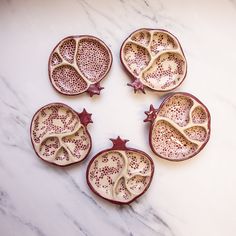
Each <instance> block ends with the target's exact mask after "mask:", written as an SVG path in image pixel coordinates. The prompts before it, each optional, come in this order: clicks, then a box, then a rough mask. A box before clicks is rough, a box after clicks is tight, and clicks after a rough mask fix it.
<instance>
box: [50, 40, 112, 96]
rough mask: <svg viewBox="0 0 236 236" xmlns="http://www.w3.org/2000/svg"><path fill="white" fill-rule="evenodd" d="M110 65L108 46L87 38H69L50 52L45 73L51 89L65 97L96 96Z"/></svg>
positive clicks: (110, 58)
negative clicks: (47, 74)
mask: <svg viewBox="0 0 236 236" xmlns="http://www.w3.org/2000/svg"><path fill="white" fill-rule="evenodd" d="M111 64H112V54H111V51H110V49H109V48H108V47H107V45H106V44H105V43H104V42H103V41H101V40H100V39H98V38H96V37H94V36H90V35H80V36H69V37H67V38H64V39H63V40H61V41H60V42H59V43H58V44H57V45H56V47H55V48H54V49H53V51H52V53H51V55H50V57H49V62H48V73H49V78H50V81H51V83H52V85H53V87H54V88H55V89H56V90H57V91H58V92H60V93H62V94H65V95H78V94H81V93H84V92H87V93H88V94H89V95H90V96H93V95H94V94H97V95H99V94H100V90H101V89H103V87H101V86H100V81H101V80H102V79H103V78H104V77H105V76H106V75H107V73H108V72H109V70H110V68H111Z"/></svg>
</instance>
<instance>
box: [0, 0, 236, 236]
mask: <svg viewBox="0 0 236 236" xmlns="http://www.w3.org/2000/svg"><path fill="white" fill-rule="evenodd" d="M0 15H1V21H0V33H1V34H0V35H1V37H0V52H1V53H0V108H1V112H0V125H1V128H0V150H1V153H0V235H1V236H18V235H24V236H52V235H53V236H54V235H57V236H61V235H62V236H64V235H69V236H73V235H76V236H77V235H82V236H83V235H86V236H93V235H95V236H100V235H103V236H110V235H113V236H123V235H127V236H143V235H148V236H189V235H191V236H199V235H203V236H205V235H214V236H222V235H227V236H231V235H232V236H234V235H235V233H236V225H235V221H236V217H235V211H236V202H235V199H236V191H235V187H234V186H235V184H236V172H235V164H236V160H235V138H234V133H236V125H235V118H236V113H235V107H236V96H235V86H236V82H235V81H236V80H235V69H234V68H235V61H236V54H235V50H236V45H235V41H236V28H235V22H236V3H235V1H234V0H218V1H213V0H209V1H203V0H200V1H187V0H181V1H163V0H157V1H156V0H137V1H134V0H120V1H115V0H111V1H108V0H99V1H95V0H68V1H65V0H59V1H56V0H52V1H36V0H2V1H0ZM143 27H148V28H164V29H166V30H168V31H170V32H171V33H173V34H174V35H176V36H177V38H178V39H179V40H180V43H181V45H182V47H183V50H184V52H185V56H186V59H187V63H188V73H187V77H186V80H185V81H184V83H183V84H182V85H181V86H180V87H179V88H178V89H177V90H175V91H183V92H189V93H192V94H193V95H195V96H196V97H198V98H199V99H200V100H201V101H202V102H203V103H204V104H206V106H207V107H208V108H209V111H210V113H211V116H212V135H211V139H210V141H209V143H208V144H207V146H206V147H205V149H204V150H203V151H202V152H200V153H199V154H198V155H197V156H196V157H195V158H193V159H191V160H188V161H186V162H183V163H169V162H168V161H165V160H160V159H158V158H157V157H156V156H155V155H154V154H153V153H152V152H151V149H150V148H149V146H148V129H147V127H146V125H145V124H144V123H143V119H145V115H144V113H143V112H144V111H146V110H147V109H148V107H149V104H153V105H154V106H155V107H158V105H159V104H160V103H161V101H162V99H163V95H161V94H159V93H154V92H149V91H147V94H146V95H144V94H141V93H140V94H136V95H135V94H133V91H132V89H131V88H130V87H128V86H126V84H127V83H128V82H130V79H129V76H128V75H127V74H126V73H125V72H124V70H123V68H122V66H121V64H120V61H119V51H120V46H121V44H122V42H123V40H124V39H125V38H126V37H127V36H128V35H129V34H130V33H131V32H133V31H134V30H136V29H138V28H143ZM76 34H91V35H94V36H97V37H99V38H101V39H102V40H104V42H105V43H106V44H107V45H108V46H109V48H110V49H111V51H112V54H113V59H114V61H113V65H112V69H111V71H110V73H109V74H108V76H107V77H106V78H105V79H104V81H103V84H102V85H103V86H104V87H105V89H104V90H103V91H102V94H101V96H100V97H96V96H94V97H93V98H89V97H88V96H87V95H80V96H76V97H66V96H62V95H60V94H58V93H57V92H56V91H55V90H54V89H53V87H52V86H51V85H50V82H49V79H48V71H47V62H48V58H49V55H50V52H51V51H52V49H53V47H54V45H56V43H57V42H59V41H60V40H61V39H62V38H64V37H66V36H68V35H76ZM51 102H63V103H66V104H67V105H69V106H71V107H72V108H73V109H75V110H76V111H81V110H82V109H83V108H84V107H85V108H86V109H87V111H88V112H90V113H92V114H93V116H92V119H93V121H94V123H93V124H89V127H88V128H89V131H90V133H91V136H92V139H93V147H92V150H91V153H90V155H89V156H88V158H87V159H86V160H85V161H84V162H82V163H79V164H76V165H74V166H71V167H66V168H60V167H55V166H52V165H50V164H47V163H44V162H43V161H42V160H40V159H39V158H38V157H37V156H36V155H35V153H34V151H33V148H32V145H31V141H30V135H29V128H30V122H31V118H32V116H33V114H34V113H35V111H36V110H37V109H38V108H40V107H42V106H43V105H45V104H48V103H51ZM117 135H120V136H121V137H123V138H126V139H129V140H130V146H132V147H135V148H137V149H140V150H144V151H145V152H147V153H148V154H149V155H150V156H151V157H152V158H153V161H154V164H155V168H156V173H155V175H154V178H153V182H152V184H151V186H150V189H149V190H148V191H147V192H146V193H145V194H144V195H143V196H142V197H140V199H138V200H136V201H135V202H133V203H132V204H130V205H128V206H119V205H113V204H111V203H109V202H106V201H104V200H102V199H101V198H99V197H98V196H96V195H95V194H93V193H92V192H91V191H90V189H89V188H88V186H87V184H86V180H85V173H86V167H87V165H88V161H89V160H90V159H91V158H92V157H93V156H94V155H95V154H96V153H97V152H99V151H101V150H103V149H105V148H106V147H108V146H109V141H107V140H108V139H109V138H115V137H117Z"/></svg>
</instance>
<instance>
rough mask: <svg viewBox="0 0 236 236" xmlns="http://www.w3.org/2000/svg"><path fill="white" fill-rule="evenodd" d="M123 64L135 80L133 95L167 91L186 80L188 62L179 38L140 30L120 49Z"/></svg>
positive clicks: (159, 32)
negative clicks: (149, 90) (148, 91)
mask: <svg viewBox="0 0 236 236" xmlns="http://www.w3.org/2000/svg"><path fill="white" fill-rule="evenodd" d="M120 59H121V62H122V64H123V66H124V68H125V69H126V71H127V72H128V73H129V75H130V76H131V77H132V82H131V83H129V84H128V85H129V86H132V87H133V88H134V92H136V91H138V90H141V91H142V92H143V93H145V91H144V88H145V87H148V88H150V89H152V90H155V91H158V92H166V91H170V90H173V89H175V88H176V87H178V86H179V85H180V84H181V83H182V82H183V80H184V79H185V76H186V73H187V62H186V58H185V56H184V53H183V50H182V48H181V45H180V43H179V41H178V39H177V38H176V37H175V36H174V35H173V34H171V33H169V32H168V31H166V30H161V29H139V30H137V31H135V32H133V33H132V34H131V35H130V36H129V37H128V38H127V39H126V40H125V41H124V43H123V44H122V46H121V49H120Z"/></svg>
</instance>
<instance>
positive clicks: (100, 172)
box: [87, 137, 154, 204]
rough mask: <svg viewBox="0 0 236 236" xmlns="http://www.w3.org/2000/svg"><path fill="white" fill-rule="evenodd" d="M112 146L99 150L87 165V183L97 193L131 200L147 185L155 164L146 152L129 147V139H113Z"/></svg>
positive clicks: (124, 201)
mask: <svg viewBox="0 0 236 236" xmlns="http://www.w3.org/2000/svg"><path fill="white" fill-rule="evenodd" d="M111 141H112V142H113V147H112V148H110V149H107V150H104V151H101V152H99V153H98V154H97V155H96V156H94V157H93V158H92V160H91V161H90V163H89V165H88V168H87V183H88V185H89V187H90V188H91V189H92V191H93V192H94V193H95V194H97V195H98V196H100V197H102V198H104V199H106V200H108V201H110V202H112V203H116V204H129V203H131V202H132V201H134V200H135V199H136V198H138V197H139V196H141V195H142V194H143V193H144V192H146V190H147V189H148V187H149V185H150V183H151V181H152V177H153V173H154V164H153V161H152V159H151V157H149V156H148V155H147V154H146V153H144V152H142V151H140V150H137V149H133V148H128V147H126V142H128V140H122V139H121V138H120V137H118V138H117V139H111Z"/></svg>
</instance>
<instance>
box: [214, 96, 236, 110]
mask: <svg viewBox="0 0 236 236" xmlns="http://www.w3.org/2000/svg"><path fill="white" fill-rule="evenodd" d="M215 97H216V98H217V99H218V100H219V101H220V102H223V103H225V105H227V106H229V107H231V108H232V109H233V110H234V111H236V103H234V102H233V101H232V100H231V99H228V98H227V97H225V96H222V95H221V94H216V93H215Z"/></svg>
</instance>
